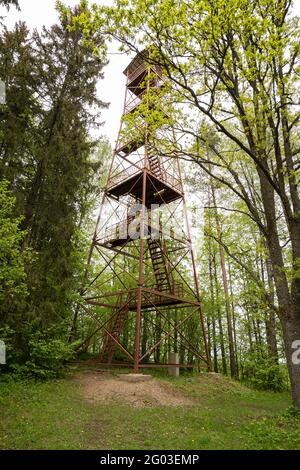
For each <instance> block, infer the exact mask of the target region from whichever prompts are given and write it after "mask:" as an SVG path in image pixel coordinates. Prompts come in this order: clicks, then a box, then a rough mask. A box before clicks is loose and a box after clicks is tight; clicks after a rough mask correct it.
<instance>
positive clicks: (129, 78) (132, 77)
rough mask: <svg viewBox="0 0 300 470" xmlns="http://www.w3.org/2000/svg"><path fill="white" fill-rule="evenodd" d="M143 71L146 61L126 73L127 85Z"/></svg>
mask: <svg viewBox="0 0 300 470" xmlns="http://www.w3.org/2000/svg"><path fill="white" fill-rule="evenodd" d="M145 71H146V63H145V62H143V63H142V64H141V65H139V66H138V68H137V69H135V71H134V72H132V73H131V74H129V75H128V85H130V83H132V82H133V81H134V80H135V79H136V78H137V77H138V76H139V75H141V74H142V73H143V72H145Z"/></svg>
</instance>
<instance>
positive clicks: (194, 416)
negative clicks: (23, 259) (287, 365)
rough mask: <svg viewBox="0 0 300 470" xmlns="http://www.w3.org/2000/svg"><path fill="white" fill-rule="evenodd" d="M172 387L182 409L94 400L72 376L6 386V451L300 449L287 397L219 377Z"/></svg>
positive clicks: (2, 425) (2, 436)
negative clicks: (182, 397)
mask: <svg viewBox="0 0 300 470" xmlns="http://www.w3.org/2000/svg"><path fill="white" fill-rule="evenodd" d="M156 380H161V381H162V382H163V383H164V382H167V383H168V384H170V383H171V384H172V385H173V386H174V389H176V391H177V392H179V393H181V394H183V395H186V396H188V397H189V398H190V400H192V403H193V404H192V405H191V406H190V405H186V406H180V407H167V406H165V407H157V406H155V407H153V406H149V407H144V408H135V407H132V406H130V405H127V404H125V403H120V402H113V403H107V402H105V403H96V402H95V403H91V402H89V401H87V400H85V398H84V397H83V395H82V389H81V388H80V386H79V385H78V383H77V382H75V381H73V380H72V379H71V378H70V377H69V378H66V379H61V380H51V381H47V382H35V381H16V380H15V381H13V380H6V381H0V414H1V422H0V448H1V449H145V450H147V449H178V450H181V449H188V450H190V449H300V417H299V413H293V412H291V411H290V412H287V411H286V410H287V408H288V406H289V405H290V397H289V395H288V394H287V393H270V392H257V391H254V390H251V389H249V388H247V387H245V386H243V385H241V384H239V383H236V382H234V381H232V380H230V379H226V378H224V377H222V376H217V375H215V374H212V375H208V374H201V375H197V374H195V375H188V376H184V377H180V378H178V379H171V378H167V377H163V378H160V379H158V378H156Z"/></svg>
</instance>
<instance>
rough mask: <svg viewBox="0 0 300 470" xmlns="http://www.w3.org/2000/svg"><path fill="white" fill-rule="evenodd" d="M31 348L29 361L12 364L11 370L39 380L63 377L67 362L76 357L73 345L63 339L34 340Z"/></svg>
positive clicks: (31, 342) (30, 343) (30, 345)
mask: <svg viewBox="0 0 300 470" xmlns="http://www.w3.org/2000/svg"><path fill="white" fill-rule="evenodd" d="M29 348H30V356H29V359H28V360H27V361H26V362H25V363H24V364H12V365H11V369H12V370H13V371H14V372H15V373H16V374H18V375H21V376H28V375H30V376H34V377H36V378H38V379H51V378H58V377H62V376H63V375H64V371H65V367H64V363H65V361H67V360H69V359H71V358H72V357H73V355H74V349H73V345H71V344H67V343H65V342H64V341H62V340H61V339H49V340H45V339H32V340H31V341H30V342H29Z"/></svg>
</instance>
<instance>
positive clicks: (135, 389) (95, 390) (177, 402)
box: [74, 371, 193, 407]
mask: <svg viewBox="0 0 300 470" xmlns="http://www.w3.org/2000/svg"><path fill="white" fill-rule="evenodd" d="M74 380H75V381H76V382H77V383H78V384H79V386H80V388H81V391H82V394H83V395H84V397H85V398H86V399H87V400H88V401H89V402H92V403H107V402H116V401H117V402H119V403H127V404H129V405H131V406H135V407H147V406H187V405H193V402H192V401H191V400H189V399H188V398H187V397H185V396H184V395H183V394H181V393H180V392H178V391H177V390H176V389H175V388H174V387H172V385H170V384H166V383H162V382H161V381H160V380H158V379H155V378H151V379H150V380H147V381H145V382H127V381H125V380H122V379H121V378H119V377H118V376H116V375H113V374H110V373H107V372H90V371H89V372H81V373H79V374H76V376H75V377H74Z"/></svg>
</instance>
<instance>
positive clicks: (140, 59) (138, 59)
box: [123, 49, 149, 75]
mask: <svg viewBox="0 0 300 470" xmlns="http://www.w3.org/2000/svg"><path fill="white" fill-rule="evenodd" d="M147 56H149V49H144V50H143V51H141V52H139V53H138V54H137V55H136V56H135V57H134V58H133V59H132V61H131V62H130V64H129V65H127V67H126V69H125V70H124V72H123V73H124V75H130V74H131V73H132V72H134V70H136V69H137V68H138V67H139V66H140V65H142V64H143V63H144V62H145V58H146V57H147Z"/></svg>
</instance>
